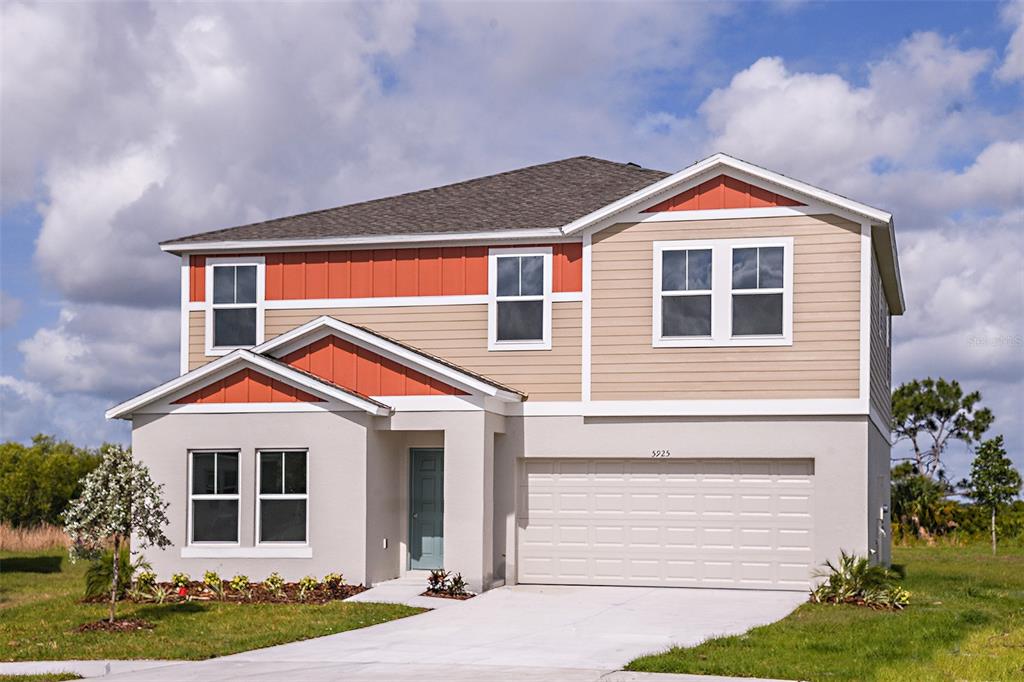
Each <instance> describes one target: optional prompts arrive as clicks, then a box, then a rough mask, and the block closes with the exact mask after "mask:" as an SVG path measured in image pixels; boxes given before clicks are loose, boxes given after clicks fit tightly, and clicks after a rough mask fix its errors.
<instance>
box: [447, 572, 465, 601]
mask: <svg viewBox="0 0 1024 682" xmlns="http://www.w3.org/2000/svg"><path fill="white" fill-rule="evenodd" d="M445 592H447V593H448V594H449V595H450V596H452V597H465V596H466V595H468V594H469V592H467V591H466V581H465V580H463V579H462V574H461V573H456V574H455V575H453V576H451V577H450V578H449V579H448V584H447V585H446V586H445Z"/></svg>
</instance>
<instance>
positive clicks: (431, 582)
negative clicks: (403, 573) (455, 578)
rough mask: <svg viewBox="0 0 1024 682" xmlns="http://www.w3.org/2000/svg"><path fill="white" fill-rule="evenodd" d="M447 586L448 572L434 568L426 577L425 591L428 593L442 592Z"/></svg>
mask: <svg viewBox="0 0 1024 682" xmlns="http://www.w3.org/2000/svg"><path fill="white" fill-rule="evenodd" d="M447 584H448V571H446V570H444V569H441V568H436V569H434V570H433V571H431V572H430V575H429V576H427V590H428V591H430V592H444V589H445V585H447Z"/></svg>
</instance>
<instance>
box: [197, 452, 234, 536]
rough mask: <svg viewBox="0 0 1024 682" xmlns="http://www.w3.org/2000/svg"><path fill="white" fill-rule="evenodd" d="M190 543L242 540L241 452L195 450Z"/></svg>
mask: <svg viewBox="0 0 1024 682" xmlns="http://www.w3.org/2000/svg"><path fill="white" fill-rule="evenodd" d="M189 468H190V478H191V481H190V486H189V496H190V498H191V499H190V500H189V509H190V516H189V521H190V523H189V542H190V543H203V542H210V543H223V544H237V543H238V520H239V516H238V453H237V452H192V453H191V463H190V465H189Z"/></svg>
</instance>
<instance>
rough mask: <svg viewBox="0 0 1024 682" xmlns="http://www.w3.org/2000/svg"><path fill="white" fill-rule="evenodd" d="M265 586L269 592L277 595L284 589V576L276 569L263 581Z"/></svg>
mask: <svg viewBox="0 0 1024 682" xmlns="http://www.w3.org/2000/svg"><path fill="white" fill-rule="evenodd" d="M263 587H264V588H266V590H267V592H269V593H270V594H272V595H274V596H277V595H279V594H281V592H282V591H283V590H284V578H282V577H281V576H280V574H278V573H277V572H276V571H275V572H273V573H271V574H270V575H268V576H267V579H266V580H264V581H263Z"/></svg>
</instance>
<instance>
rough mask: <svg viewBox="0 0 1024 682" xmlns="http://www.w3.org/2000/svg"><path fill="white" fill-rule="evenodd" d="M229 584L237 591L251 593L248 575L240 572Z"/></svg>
mask: <svg viewBox="0 0 1024 682" xmlns="http://www.w3.org/2000/svg"><path fill="white" fill-rule="evenodd" d="M228 584H229V585H230V586H231V589H232V590H234V591H235V592H241V593H243V594H248V593H249V576H247V575H242V574H238V575H236V576H235V577H233V578H232V579H231V582H230V583H228Z"/></svg>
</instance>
